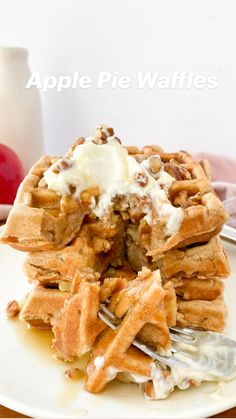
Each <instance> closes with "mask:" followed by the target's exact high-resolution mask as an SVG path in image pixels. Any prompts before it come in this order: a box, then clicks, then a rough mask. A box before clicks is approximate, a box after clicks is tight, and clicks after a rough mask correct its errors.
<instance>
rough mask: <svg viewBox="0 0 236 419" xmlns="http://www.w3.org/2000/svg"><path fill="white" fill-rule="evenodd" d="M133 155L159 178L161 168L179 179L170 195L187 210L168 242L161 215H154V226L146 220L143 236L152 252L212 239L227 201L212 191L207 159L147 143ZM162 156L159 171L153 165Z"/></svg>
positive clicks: (150, 253) (174, 183)
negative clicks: (161, 149) (150, 225)
mask: <svg viewBox="0 0 236 419" xmlns="http://www.w3.org/2000/svg"><path fill="white" fill-rule="evenodd" d="M133 151H134V150H133ZM130 154H131V155H132V156H133V157H134V158H135V159H136V160H137V161H139V162H142V164H143V163H144V162H145V167H146V168H147V169H148V170H149V171H150V173H152V174H153V176H154V177H155V178H156V179H158V177H159V175H160V173H161V168H163V169H164V170H165V172H168V173H169V174H170V175H171V176H172V177H173V178H174V179H175V181H174V182H173V183H172V184H171V185H170V186H169V188H168V198H169V200H170V202H171V203H172V204H173V205H174V206H175V207H181V208H182V210H183V211H184V219H183V221H182V224H181V226H180V228H179V230H178V231H177V232H175V233H174V234H173V235H171V236H170V237H169V238H168V239H167V240H166V239H165V240H164V241H163V237H164V228H165V227H164V226H163V224H162V223H161V222H160V220H159V219H158V218H155V217H154V223H153V225H152V228H151V229H150V228H149V229H148V227H147V224H145V223H143V225H142V226H141V229H140V232H141V234H142V235H143V238H146V249H147V250H148V252H149V253H148V254H149V255H152V256H154V255H156V254H158V253H160V250H158V248H160V247H161V248H162V251H167V250H169V249H171V248H173V247H182V246H185V245H187V244H191V243H197V242H202V241H206V240H209V239H210V237H212V236H214V235H216V234H217V233H218V232H219V231H220V229H221V227H222V225H223V224H224V222H225V221H226V220H227V215H226V212H225V210H224V207H223V204H222V203H221V202H220V200H219V199H218V198H217V197H216V195H215V194H214V192H213V190H212V186H211V183H210V176H209V167H208V164H207V162H206V161H205V162H202V163H201V164H200V163H197V162H196V161H195V160H194V159H193V157H192V156H190V155H189V154H188V153H186V152H183V151H180V152H179V153H163V152H162V151H160V150H158V148H157V147H156V146H146V147H144V148H143V149H142V150H136V153H130ZM158 156H159V159H160V160H161V162H160V166H159V170H157V171H155V170H153V169H152V165H153V160H154V158H156V159H157V158H158ZM163 187H165V184H163ZM148 230H149V232H148ZM147 236H148V237H147Z"/></svg>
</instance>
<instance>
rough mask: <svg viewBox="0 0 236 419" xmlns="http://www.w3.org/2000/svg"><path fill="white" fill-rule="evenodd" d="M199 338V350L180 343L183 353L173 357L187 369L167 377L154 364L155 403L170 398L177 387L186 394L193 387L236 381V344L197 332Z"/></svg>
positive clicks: (215, 335) (217, 335)
mask: <svg viewBox="0 0 236 419" xmlns="http://www.w3.org/2000/svg"><path fill="white" fill-rule="evenodd" d="M195 334H198V335H199V337H200V340H199V341H198V343H197V345H196V346H194V345H187V344H184V343H178V344H177V346H178V347H179V349H180V352H178V353H175V354H173V358H176V359H177V360H179V361H182V362H183V363H185V364H186V365H187V366H188V367H187V368H180V367H172V368H171V370H170V371H169V374H166V370H164V369H163V367H161V366H160V365H159V364H158V363H154V362H153V363H152V365H151V369H150V370H151V379H152V382H153V389H154V398H155V399H165V398H167V397H168V396H169V394H170V393H171V392H172V391H173V390H174V388H175V387H178V388H179V389H181V390H185V389H187V388H188V387H190V386H191V384H192V383H194V384H196V385H199V384H200V383H201V382H203V381H214V382H220V381H229V380H232V379H233V378H235V377H236V368H233V366H235V365H236V345H235V343H234V342H232V341H231V342H230V341H229V340H228V338H227V337H224V336H223V335H221V334H219V333H214V334H211V332H208V333H204V332H197V331H195ZM181 349H182V350H181ZM216 360H217V362H216ZM146 397H147V396H146Z"/></svg>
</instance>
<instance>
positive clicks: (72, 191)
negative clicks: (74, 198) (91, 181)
mask: <svg viewBox="0 0 236 419" xmlns="http://www.w3.org/2000/svg"><path fill="white" fill-rule="evenodd" d="M69 191H70V193H71V195H73V194H74V193H75V191H76V186H75V185H72V184H70V185H69Z"/></svg>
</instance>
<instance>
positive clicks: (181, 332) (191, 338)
mask: <svg viewBox="0 0 236 419" xmlns="http://www.w3.org/2000/svg"><path fill="white" fill-rule="evenodd" d="M169 329H170V332H173V333H171V336H173V335H176V336H178V338H179V339H178V340H175V341H176V342H183V343H193V342H195V341H196V340H197V338H196V336H194V331H193V330H191V329H186V328H183V329H181V328H179V327H170V328H169ZM180 335H183V336H184V337H186V338H187V339H184V338H181V336H180ZM173 340H174V339H173Z"/></svg>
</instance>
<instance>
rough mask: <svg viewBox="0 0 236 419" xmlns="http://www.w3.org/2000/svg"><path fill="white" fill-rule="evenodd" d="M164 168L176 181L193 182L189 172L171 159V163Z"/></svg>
mask: <svg viewBox="0 0 236 419" xmlns="http://www.w3.org/2000/svg"><path fill="white" fill-rule="evenodd" d="M164 168H165V171H166V172H167V173H169V175H171V176H172V177H174V178H175V179H176V180H191V174H190V173H189V171H188V170H187V169H186V168H185V167H184V166H183V165H182V164H180V163H179V162H177V161H176V160H174V159H171V160H170V162H169V163H165V164H164Z"/></svg>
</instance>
